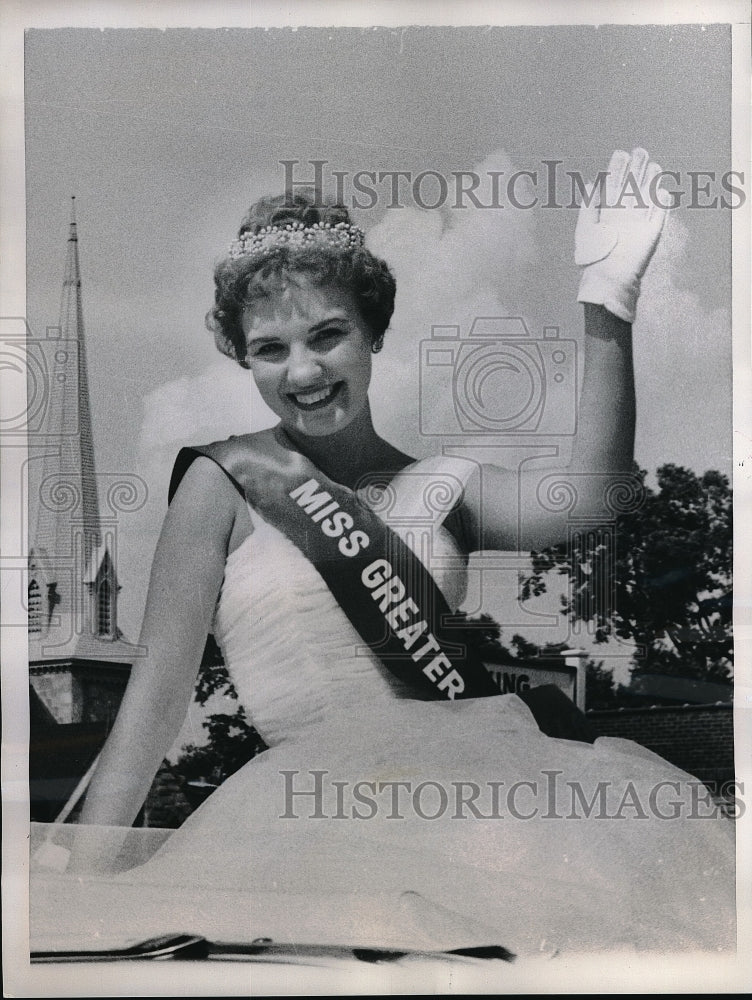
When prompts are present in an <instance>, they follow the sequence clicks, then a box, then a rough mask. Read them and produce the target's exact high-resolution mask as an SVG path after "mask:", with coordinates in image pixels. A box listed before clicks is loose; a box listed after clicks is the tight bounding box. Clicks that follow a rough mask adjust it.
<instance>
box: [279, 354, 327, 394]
mask: <svg viewBox="0 0 752 1000" xmlns="http://www.w3.org/2000/svg"><path fill="white" fill-rule="evenodd" d="M320 378H321V365H320V363H319V359H318V358H317V357H316V355H315V354H314V353H313V352H312V351H310V350H308V349H307V348H302V349H300V350H293V351H290V355H289V358H288V361H287V383H288V385H289V386H290V388H292V389H305V388H308V386H311V385H314V384H315V383H316V382H317V381H318V380H319V379H320Z"/></svg>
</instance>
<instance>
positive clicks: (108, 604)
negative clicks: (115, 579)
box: [97, 580, 112, 635]
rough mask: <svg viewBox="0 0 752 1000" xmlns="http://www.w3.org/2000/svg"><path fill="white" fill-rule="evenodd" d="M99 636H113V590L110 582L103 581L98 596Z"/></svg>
mask: <svg viewBox="0 0 752 1000" xmlns="http://www.w3.org/2000/svg"><path fill="white" fill-rule="evenodd" d="M97 635H112V590H111V588H110V582H109V580H102V582H101V583H100V584H99V593H98V594H97Z"/></svg>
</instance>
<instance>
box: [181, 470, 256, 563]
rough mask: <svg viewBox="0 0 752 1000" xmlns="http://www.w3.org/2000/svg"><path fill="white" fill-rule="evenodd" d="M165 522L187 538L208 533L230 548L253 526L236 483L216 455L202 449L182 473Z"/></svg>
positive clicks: (217, 541) (230, 549)
mask: <svg viewBox="0 0 752 1000" xmlns="http://www.w3.org/2000/svg"><path fill="white" fill-rule="evenodd" d="M165 526H166V527H167V528H168V530H169V529H172V530H176V531H178V532H180V533H181V535H182V536H183V537H185V538H191V537H197V536H201V535H204V536H205V537H209V538H211V539H212V540H214V541H215V542H216V543H217V544H221V545H223V546H226V550H227V551H228V552H229V551H232V549H233V548H235V547H237V545H238V544H239V542H240V541H242V540H243V537H245V536H247V535H249V534H250V533H251V532H252V530H253V526H252V524H251V520H250V516H249V515H248V511H247V506H246V504H245V501H244V499H243V496H242V494H241V493H240V492H239V490H238V486H237V483H236V482H235V481H234V480H233V479H232V477H231V475H230V474H229V473H228V471H227V470H226V469H225V468H224V466H223V465H222V464H221V463H220V462H218V461H217V460H216V458H214V457H209V455H207V454H202V453H198V454H196V456H195V458H193V460H192V461H191V463H190V465H189V466H188V467H187V468H186V470H185V472H184V473H183V475H182V476H181V479H180V482H179V484H178V486H177V488H176V490H175V492H174V495H173V496H172V500H171V502H170V506H169V508H168V511H167V515H166V517H165ZM239 535H240V536H241V537H240V539H239V540H238V536H239Z"/></svg>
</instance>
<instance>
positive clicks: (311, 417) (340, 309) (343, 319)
mask: <svg viewBox="0 0 752 1000" xmlns="http://www.w3.org/2000/svg"><path fill="white" fill-rule="evenodd" d="M243 331H244V333H245V334H246V337H247V357H248V360H249V364H250V367H251V371H252V372H253V377H254V380H255V382H256V386H257V387H258V390H259V392H260V393H261V397H262V399H263V400H264V402H265V403H266V405H267V406H268V407H269V408H270V409H271V410H272V411H273V412H274V413H276V415H277V416H278V417H279V418H280V419H281V420H282V421H283V422H284V423H285V425H286V426H288V427H290V428H294V429H295V430H296V431H298V432H299V433H300V434H305V435H310V436H314V437H318V436H320V435H324V434H334V433H336V432H337V431H339V430H342V429H343V428H345V427H346V426H347V425H348V424H350V423H352V422H353V421H354V420H356V419H357V418H358V417H360V416H361V414H362V411H363V410H364V409H365V408H367V407H368V386H369V385H370V382H371V357H372V353H371V352H372V342H373V335H372V333H371V331H370V330H369V329H368V327H367V326H366V324H365V321H364V320H362V319H361V318H360V316H359V312H358V307H357V303H356V301H355V298H354V296H353V295H352V293H351V292H348V291H345V290H341V289H339V288H337V287H336V286H324V287H323V288H317V287H316V286H311V285H310V284H309V283H308V282H307V281H306V280H305V279H301V278H298V279H291V281H290V283H289V284H288V285H287V287H286V288H285V289H284V291H281V292H280V294H278V295H277V296H276V297H275V298H274V299H273V300H264V301H262V302H259V303H257V304H256V305H252V306H248V307H247V308H246V309H245V311H244V312H243Z"/></svg>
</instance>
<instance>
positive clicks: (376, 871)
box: [116, 461, 735, 954]
mask: <svg viewBox="0 0 752 1000" xmlns="http://www.w3.org/2000/svg"><path fill="white" fill-rule="evenodd" d="M445 467H446V466H443V467H442V466H438V465H436V464H435V462H433V461H432V462H422V463H419V464H418V466H413V467H411V475H410V476H407V475H403V476H400V477H398V478H397V480H395V482H394V484H393V486H394V488H395V490H396V493H395V495H394V496H393V497H392V500H393V503H392V508H391V511H390V521H391V523H392V524H393V526H394V527H395V529H396V530H400V531H401V533H402V534H403V537H404V538H405V539H406V540H407V541H408V543H409V544H411V545H413V546H414V547H416V549H420V551H418V554H419V555H420V556H421V558H422V559H423V560H424V562H426V563H428V564H429V566H430V569H431V571H432V573H433V575H434V578H435V579H436V581H437V583H438V585H439V586H440V587H441V589H442V591H443V592H444V594H445V596H446V598H447V601H448V603H449V604H450V606H452V607H457V606H459V604H460V603H461V602H462V600H463V598H464V587H465V581H466V560H465V559H464V558H463V557H462V555H461V554H460V553H459V551H458V550H457V548H456V546H455V544H454V541H453V539H452V536H451V535H450V534H449V533H448V532H447V531H446V530H445V529H443V528H442V527H441V520H442V517H443V515H442V513H441V511H437V512H434V513H433V514H432V515H431V517H430V518H424V529H425V530H424V531H423V532H422V534H421V535H420V538H422V541H416V538H417V537H418V535H417V534H416V533H415V532H414V531H413V532H412V533H410V532H407V531H405V530H403V529H401V528H400V521H401V520H404V521H405V522H406V521H407V520H409V518H404V519H403V518H402V517H401V514H404V513H405V512H406V511H409V510H410V508H411V505H413V507H414V504H415V503H416V502H418V501H417V500H416V497H415V493H416V491H418V492H419V491H420V482H421V480H420V477H415V471H416V469H419V470H420V471H421V472H439V471H440V470H441V468H445ZM423 513H424V514H425V511H423ZM252 518H253V522H254V532H253V534H252V535H251V536H250V537H249V538H248V539H247V540H246V541H245V542H244V543H243V544H242V545H241V546H240V548H238V549H237V550H236V551H235V552H233V553H232V554H231V555H230V556H229V558H228V560H227V565H226V570H225V577H224V582H223V585H222V590H221V594H220V598H219V602H218V606H217V612H216V619H215V634H216V637H217V639H218V641H219V643H220V645H221V648H222V650H223V653H224V656H225V661H226V663H227V666H228V670H229V672H230V675H231V677H232V680H233V682H234V684H235V686H236V688H237V691H238V694H239V697H240V699H241V701H242V703H243V704H244V706H245V708H246V710H247V712H248V715H249V717H250V718H251V719H252V721H253V724H254V725H255V727H256V728H257V729H258V731H259V732H260V734H261V735H262V736H263V738H264V739H265V741H266V742H267V744H268V746H269V750H267V751H266V752H264V753H263V754H261V755H260V756H258V757H257V758H255V759H254V760H252V761H251V762H249V763H248V764H247V765H245V766H244V767H243V768H242V769H241V770H240V771H238V772H237V773H236V774H235V775H233V776H232V777H231V778H230V779H228V780H227V781H226V782H225V783H224V785H222V786H221V787H220V788H219V789H218V790H217V791H216V792H215V793H213V794H212V795H211V796H210V797H209V799H208V800H207V801H206V803H205V804H204V805H203V806H202V807H201V808H200V809H198V810H197V811H196V812H195V813H194V814H193V815H192V816H191V817H189V819H188V820H187V821H186V823H185V824H184V825H183V827H181V828H180V829H179V830H177V831H175V833H174V834H173V835H172V836H171V837H170V838H169V840H168V841H167V843H166V844H165V846H164V847H163V848H162V849H161V850H160V851H159V852H158V854H157V855H155V856H154V858H153V859H152V860H151V861H149V862H147V863H146V864H145V865H143V866H141V867H140V868H138V869H135V870H133V871H130V872H128V873H126V874H125V875H120V876H117V878H116V881H117V880H118V879H119V880H120V881H121V882H122V881H125V882H128V883H129V884H131V885H132V884H134V883H136V884H142V885H143V884H146V883H148V884H157V885H160V886H166V885H168V886H171V887H173V888H174V887H176V886H186V885H188V886H190V888H191V890H192V891H193V892H196V893H198V894H199V895H200V894H201V893H202V892H204V893H205V894H206V893H208V892H209V891H212V892H214V891H221V892H226V893H229V894H232V895H233V896H235V894H237V893H238V892H240V893H241V894H247V898H248V900H249V904H248V905H249V906H251V908H252V906H253V902H252V901H253V899H254V898H258V899H269V898H272V897H273V896H274V895H275V894H277V895H278V896H279V898H280V899H291V900H292V899H294V900H297V901H298V902H297V903H296V904H295V905H293V906H291V907H290V908H289V912H288V913H287V920H288V928H287V933H286V938H287V939H288V940H298V941H302V940H312V939H314V938H315V939H316V940H321V941H327V942H331V941H332V940H334V939H337V940H341V939H342V936H343V934H345V933H348V934H349V937H348V939H349V940H360V941H368V940H370V941H371V942H373V940H374V938H378V937H381V939H383V937H384V935H383V933H382V932H383V927H382V928H375V927H369V926H366V925H364V924H363V921H364V920H365V922H366V924H367V923H368V919H367V917H364V916H363V914H364V913H365V914H368V913H375V910H374V908H373V905H372V904H370V903H369V905H368V906H365V907H364V908H362V910H361V912H360V916H359V917H355V916H353V915H352V914H350V916H349V917H347V919H345V917H344V916H343V913H342V912H340V913H334V912H332V911H331V910H329V911H327V908H326V906H325V905H323V903H322V902H321V901H323V900H325V899H330V900H331V899H336V898H339V899H347V900H350V901H357V900H358V899H361V900H362V901H364V902H365V901H370V900H374V899H376V898H378V899H381V900H385V901H386V903H385V908H386V911H388V910H389V906H390V903H389V901H390V900H399V899H402V900H403V902H404V900H405V899H406V898H409V899H412V900H413V901H415V900H423V901H425V902H426V905H427V906H429V907H431V906H434V905H435V907H436V910H435V912H437V913H438V912H441V913H444V914H445V915H446V914H447V913H448V912H450V923H451V915H455V916H456V918H457V921H458V922H459V923H458V924H457V926H458V927H459V926H462V927H464V928H468V927H471V926H473V922H474V921H476V922H479V923H480V924H481V925H483V927H484V928H486V929H490V932H493V934H494V941H493V943H501V944H503V945H505V946H506V947H508V948H510V949H511V950H512V951H514V952H516V953H518V954H525V953H526V954H532V953H539V952H540V950H541V949H569V950H578V951H582V950H590V949H599V948H630V949H631V948H637V949H656V950H660V951H667V950H668V951H673V950H676V949H685V948H691V949H712V950H715V949H716V948H727V947H732V946H733V934H734V914H735V909H734V876H733V871H734V846H733V836H732V824H731V823H730V821H728V820H725V819H716V820H709V819H706V820H704V821H700V820H699V819H698V818H696V814H697V812H698V808H699V811H703V807H702V806H699V807H698V804H697V797H696V796H695V800H694V804H693V801H692V796H691V794H690V789H689V788H688V787H687V786H685V785H684V782H686V781H687V780H688V779H689V776H688V775H686V774H685V773H684V772H681V771H679V770H677V769H676V768H674V767H673V766H671V765H669V764H667V763H666V762H665V761H663V760H662V759H661V758H659V757H657V756H656V755H655V754H652V753H650V752H649V751H647V750H644V749H643V748H641V747H639V746H637V745H636V744H634V743H631V742H629V741H624V740H614V739H599V740H598V741H596V743H595V744H594V745H589V744H584V743H577V742H573V741H567V740H557V739H550V738H548V737H546V736H544V735H543V734H542V733H541V732H540V731H539V729H538V727H537V725H536V723H535V721H534V719H533V717H532V714H531V713H530V712H529V710H528V709H527V707H526V706H525V705H524V703H523V702H522V701H520V700H519V699H518V698H517V697H516V696H515V695H503V696H502V695H499V696H498V697H496V698H484V699H476V700H468V701H459V702H423V701H414V700H408V699H406V698H405V697H404V692H403V691H402V690H400V688H399V686H398V685H397V684H396V683H395V681H394V679H393V678H392V677H391V675H389V674H388V672H387V671H386V670H385V668H384V667H383V666H382V665H381V664H380V662H379V661H378V660H377V659H376V658H375V657H374V656H373V655H372V654H371V653H370V652H369V651H368V650H367V649H364V648H363V647H362V644H361V642H360V641H359V637H358V636H357V634H356V633H355V632H354V631H353V628H352V626H351V625H350V623H349V621H348V619H347V618H346V617H345V615H344V613H343V612H342V610H341V609H340V608H339V606H338V605H337V604H336V602H335V601H334V599H333V598H332V596H331V594H330V592H329V590H328V589H327V587H326V585H325V584H324V582H323V580H322V578H321V577H320V576H319V574H318V572H317V571H316V570H315V569H314V568H313V566H312V565H311V564H310V563H309V562H308V561H307V560H306V559H305V558H304V557H303V556H302V554H301V553H300V551H299V550H298V549H297V548H296V547H295V546H294V545H293V544H292V543H291V542H290V541H289V540H288V539H287V538H286V537H284V536H283V535H282V534H281V533H280V532H279V531H278V530H276V529H275V528H274V527H272V526H271V525H269V524H267V523H266V522H265V521H263V520H262V519H261V518H260V516H259V515H258V514H256V513H254V512H252ZM431 520H432V522H433V523H432V524H429V523H428V521H431ZM413 522H414V518H413ZM427 549H430V551H426V550H427ZM667 782H671V783H673V784H671V785H667V784H666V783H667ZM359 783H361V784H359ZM366 783H367V784H366ZM398 783H403V784H401V785H400V784H398ZM599 783H605V784H602V785H601V786H600V790H599ZM661 783H663V784H661ZM677 783H680V784H677ZM317 789H318V792H317V794H316V795H310V794H309V795H306V794H297V793H305V792H312V791H316V790H317ZM474 789H477V790H478V791H477V794H476V795H475V798H474V800H473V791H474ZM599 795H601V796H604V797H603V798H599ZM463 798H464V800H465V801H464V802H463ZM369 800H370V802H371V803H372V804H370V805H369V804H368V802H369ZM588 803H591V806H590V808H589V809H588ZM671 803H678V805H671ZM692 810H694V813H695V817H693V816H692V815H691V812H692ZM659 811H660V812H661V813H662V814H663V815H664V816H666V815H667V816H671V815H673V814H678V815H676V818H660V817H659V816H658V815H657V813H658V812H659ZM705 811H707V809H705ZM588 813H589V816H588ZM364 817H365V818H364ZM165 893H168V890H167V889H165ZM405 894H409V895H408V896H406V895H405ZM415 894H417V895H415ZM167 898H169V897H167ZM207 898H208V897H207ZM306 900H307V901H309V904H310V905H309V906H308V909H306V905H305V901H306ZM316 901H319V902H318V903H316ZM314 904H315V905H314ZM207 905H208V903H207ZM353 905H354V903H353ZM311 907H313V911H314V916H313V917H312V911H311ZM369 907H370V908H369ZM354 912H355V911H354V910H353V913H354ZM316 914H318V915H317V916H316ZM373 919H374V920H376V917H375V916H374V918H373ZM343 920H345V927H346V928H347V929H349V931H348V930H345V931H343V925H342V921H343ZM358 921H360V922H361V924H360V925H358ZM463 921H464V922H465V923H463ZM181 927H182V925H181ZM261 932H264V933H266V931H265V930H264V928H261ZM463 933H466V934H467V933H470V932H465V931H463ZM478 935H480V937H481V938H482V937H483V936H484V935H485V938H486V940H485V942H484V943H489V941H488V938H489V931H488V930H485V931H482V932H478V934H476V935H475V938H476V943H479V941H478V940H477V939H478ZM461 936H462V935H460V937H461ZM470 936H471V937H473V935H472V934H470ZM387 937H388V935H387ZM408 937H409V935H408ZM440 937H441V935H440ZM449 939H450V940H451V939H452V935H451V934H450V935H449ZM421 940H422V939H421ZM403 943H404V944H405V945H408V944H410V943H411V942H410V941H403ZM413 944H414V945H415V942H413Z"/></svg>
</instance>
